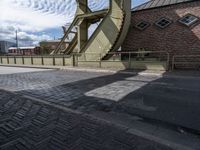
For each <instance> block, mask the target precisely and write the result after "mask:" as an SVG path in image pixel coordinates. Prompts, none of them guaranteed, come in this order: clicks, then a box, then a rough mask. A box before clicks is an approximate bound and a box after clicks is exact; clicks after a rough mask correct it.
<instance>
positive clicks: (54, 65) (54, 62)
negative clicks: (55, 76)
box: [53, 55, 56, 66]
mask: <svg viewBox="0 0 200 150" xmlns="http://www.w3.org/2000/svg"><path fill="white" fill-rule="evenodd" d="M55 65H56V63H55V56H54V55H53V66H55Z"/></svg>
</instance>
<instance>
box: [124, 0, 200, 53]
mask: <svg viewBox="0 0 200 150" xmlns="http://www.w3.org/2000/svg"><path fill="white" fill-rule="evenodd" d="M188 13H190V14H193V15H195V16H197V17H199V18H200V1H197V2H190V3H182V4H177V5H171V6H168V7H162V8H157V9H150V10H143V11H137V12H132V25H131V27H130V31H129V33H128V35H127V38H126V40H125V41H124V43H123V46H122V49H123V51H130V50H131V51H134V50H136V49H138V48H148V49H150V50H155V51H167V52H169V53H170V55H171V56H172V55H174V54H191V53H199V54H200V20H199V21H198V22H197V23H195V24H194V25H192V26H190V27H187V26H185V25H182V24H181V23H179V22H178V20H179V19H180V18H181V17H183V16H185V15H186V14H188ZM161 17H166V18H169V19H171V20H172V21H173V23H172V24H171V25H170V26H169V27H167V28H165V29H160V28H159V27H157V26H156V25H155V22H156V21H157V20H159V19H160V18H161ZM141 20H144V21H147V22H149V23H150V24H151V26H150V27H148V28H147V29H145V30H144V31H140V30H138V29H136V28H135V27H134V25H135V24H136V23H138V22H140V21H141Z"/></svg>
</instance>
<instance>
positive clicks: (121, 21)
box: [52, 0, 131, 60]
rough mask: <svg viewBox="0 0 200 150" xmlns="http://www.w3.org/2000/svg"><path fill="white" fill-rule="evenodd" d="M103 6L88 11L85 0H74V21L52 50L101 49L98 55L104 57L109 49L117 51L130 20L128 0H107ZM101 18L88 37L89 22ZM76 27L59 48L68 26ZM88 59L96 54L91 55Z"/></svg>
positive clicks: (83, 50)
mask: <svg viewBox="0 0 200 150" xmlns="http://www.w3.org/2000/svg"><path fill="white" fill-rule="evenodd" d="M109 1H110V6H109V9H107V10H101V11H96V12H92V11H91V10H90V9H89V8H88V1H87V0H77V12H76V17H75V19H74V21H73V22H72V24H71V26H70V27H69V29H68V30H67V31H66V32H65V35H64V37H63V38H62V40H61V42H60V44H59V45H58V47H57V48H56V50H55V51H53V52H52V54H61V53H64V54H70V53H101V54H102V55H101V59H108V58H109V57H110V56H109V55H107V53H108V52H110V51H117V50H118V49H119V48H120V46H121V44H122V43H123V41H124V39H125V37H126V34H127V32H128V30H129V26H130V20H131V0H109ZM100 19H102V21H101V22H100V24H99V26H98V27H97V29H96V30H95V31H94V33H93V34H92V36H91V37H90V38H89V39H88V28H89V26H90V25H91V24H92V23H94V22H97V21H99V20H100ZM74 27H76V29H77V33H76V35H75V36H74V39H73V40H72V41H71V43H70V45H69V47H68V48H66V49H65V50H61V48H60V47H61V45H62V43H63V42H64V41H65V40H66V38H67V36H68V35H69V34H70V32H71V30H72V29H73V28H74ZM90 59H91V60H98V59H99V57H95V55H91V58H90Z"/></svg>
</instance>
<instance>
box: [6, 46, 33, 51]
mask: <svg viewBox="0 0 200 150" xmlns="http://www.w3.org/2000/svg"><path fill="white" fill-rule="evenodd" d="M34 48H36V47H34V46H30V47H18V49H34ZM12 49H17V47H10V48H9V50H12Z"/></svg>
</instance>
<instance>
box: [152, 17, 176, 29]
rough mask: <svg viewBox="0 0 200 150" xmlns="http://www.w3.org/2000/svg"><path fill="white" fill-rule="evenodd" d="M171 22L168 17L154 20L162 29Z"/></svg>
mask: <svg viewBox="0 0 200 150" xmlns="http://www.w3.org/2000/svg"><path fill="white" fill-rule="evenodd" d="M171 23H172V21H171V20H170V19H167V18H161V19H159V20H158V21H156V23H155V25H156V26H158V27H160V28H162V29H164V28H166V27H168V26H169V25H170V24H171Z"/></svg>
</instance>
